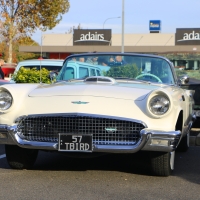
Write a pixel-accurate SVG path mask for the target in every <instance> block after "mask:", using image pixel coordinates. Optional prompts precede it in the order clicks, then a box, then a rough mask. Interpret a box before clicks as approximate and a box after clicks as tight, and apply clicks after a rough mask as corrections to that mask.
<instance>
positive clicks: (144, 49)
mask: <svg viewBox="0 0 200 200" xmlns="http://www.w3.org/2000/svg"><path fill="white" fill-rule="evenodd" d="M19 51H20V52H32V53H40V52H41V46H19ZM42 51H43V52H46V53H85V52H94V51H96V52H121V46H97V45H96V46H42ZM124 52H127V53H132V52H136V53H169V52H170V53H173V52H179V53H181V52H183V53H185V52H188V53H197V52H198V53H199V52H200V45H176V46H125V47H124Z"/></svg>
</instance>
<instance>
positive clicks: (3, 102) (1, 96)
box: [0, 90, 13, 110]
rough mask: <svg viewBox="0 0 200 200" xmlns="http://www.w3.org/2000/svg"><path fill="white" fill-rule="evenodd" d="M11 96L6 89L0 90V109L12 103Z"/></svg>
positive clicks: (4, 108) (5, 108)
mask: <svg viewBox="0 0 200 200" xmlns="http://www.w3.org/2000/svg"><path fill="white" fill-rule="evenodd" d="M12 100H13V99H12V96H11V94H10V93H9V92H7V91H3V90H2V91H0V110H7V109H8V108H10V106H11V105H12Z"/></svg>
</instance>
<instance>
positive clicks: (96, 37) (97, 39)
mask: <svg viewBox="0 0 200 200" xmlns="http://www.w3.org/2000/svg"><path fill="white" fill-rule="evenodd" d="M110 42H111V29H99V30H94V29H75V30H74V36H73V45H74V46H75V45H110Z"/></svg>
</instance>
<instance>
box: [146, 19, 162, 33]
mask: <svg viewBox="0 0 200 200" xmlns="http://www.w3.org/2000/svg"><path fill="white" fill-rule="evenodd" d="M149 30H150V31H160V30H161V21H160V20H150V21H149Z"/></svg>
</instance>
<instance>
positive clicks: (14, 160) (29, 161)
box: [5, 145, 38, 169]
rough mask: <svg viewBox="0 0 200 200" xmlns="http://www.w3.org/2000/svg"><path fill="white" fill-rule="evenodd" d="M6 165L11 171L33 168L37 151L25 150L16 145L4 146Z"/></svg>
mask: <svg viewBox="0 0 200 200" xmlns="http://www.w3.org/2000/svg"><path fill="white" fill-rule="evenodd" d="M5 152H6V158H7V161H8V164H9V165H10V167H11V168H13V169H30V168H32V167H33V165H34V163H35V161H36V159H37V155H38V150H35V149H25V148H21V147H18V146H16V145H5Z"/></svg>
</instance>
